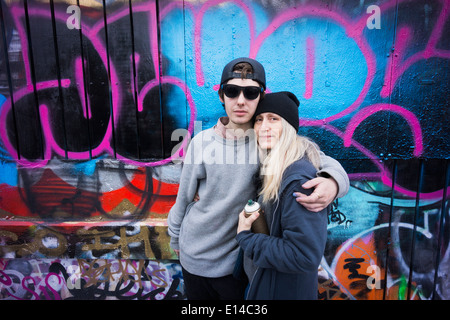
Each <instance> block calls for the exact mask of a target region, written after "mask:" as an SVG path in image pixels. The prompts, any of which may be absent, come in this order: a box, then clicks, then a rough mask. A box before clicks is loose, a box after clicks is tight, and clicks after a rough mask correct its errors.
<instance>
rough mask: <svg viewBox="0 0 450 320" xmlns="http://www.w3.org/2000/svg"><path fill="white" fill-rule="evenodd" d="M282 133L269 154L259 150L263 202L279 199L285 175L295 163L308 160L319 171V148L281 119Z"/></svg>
mask: <svg viewBox="0 0 450 320" xmlns="http://www.w3.org/2000/svg"><path fill="white" fill-rule="evenodd" d="M281 123H282V132H281V135H280V138H279V140H278V143H277V144H276V145H275V147H274V148H272V149H271V150H270V151H269V152H267V151H266V150H262V149H261V148H259V152H260V159H261V165H262V167H261V174H262V175H263V183H262V189H261V192H260V195H262V198H263V202H269V201H271V200H277V199H278V191H279V189H280V185H281V180H282V178H283V173H284V171H285V170H286V168H287V167H289V166H290V165H291V164H292V163H294V162H295V161H297V160H299V159H301V158H306V159H307V160H309V161H310V162H311V163H312V165H313V166H314V167H315V168H316V169H319V166H320V155H319V150H320V149H319V146H318V145H317V144H315V143H314V142H313V141H311V140H310V139H308V138H306V137H303V136H299V135H297V132H295V129H294V128H293V127H292V126H291V125H290V124H289V123H288V122H287V121H286V120H284V119H283V118H281Z"/></svg>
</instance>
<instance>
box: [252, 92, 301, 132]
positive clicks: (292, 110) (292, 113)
mask: <svg viewBox="0 0 450 320" xmlns="http://www.w3.org/2000/svg"><path fill="white" fill-rule="evenodd" d="M299 106H300V101H298V99H297V97H296V96H295V94H293V93H292V92H288V91H281V92H274V93H267V94H266V95H265V96H264V99H261V100H260V101H259V104H258V107H257V108H256V112H255V115H254V117H256V116H257V115H259V114H261V113H264V112H271V113H275V114H277V115H279V116H281V117H282V118H283V119H284V120H286V121H287V122H289V124H290V125H292V126H293V127H294V129H295V131H296V132H297V131H298V129H299V120H298V107H299Z"/></svg>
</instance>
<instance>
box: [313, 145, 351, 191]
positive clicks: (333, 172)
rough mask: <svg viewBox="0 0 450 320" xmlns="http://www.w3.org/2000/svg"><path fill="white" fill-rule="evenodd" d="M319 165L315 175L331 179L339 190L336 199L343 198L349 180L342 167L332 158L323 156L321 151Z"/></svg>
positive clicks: (348, 185) (348, 186)
mask: <svg viewBox="0 0 450 320" xmlns="http://www.w3.org/2000/svg"><path fill="white" fill-rule="evenodd" d="M320 163H321V167H320V170H319V171H318V172H317V175H318V176H320V177H325V178H328V177H332V178H333V179H334V180H335V181H336V182H337V184H338V188H339V190H338V194H337V196H336V198H342V197H343V196H345V195H346V194H347V192H348V190H349V188H350V180H349V179H348V175H347V172H345V170H344V168H343V167H342V165H341V164H340V163H339V162H338V161H337V160H335V159H333V158H332V157H329V156H327V155H325V153H323V152H322V151H320Z"/></svg>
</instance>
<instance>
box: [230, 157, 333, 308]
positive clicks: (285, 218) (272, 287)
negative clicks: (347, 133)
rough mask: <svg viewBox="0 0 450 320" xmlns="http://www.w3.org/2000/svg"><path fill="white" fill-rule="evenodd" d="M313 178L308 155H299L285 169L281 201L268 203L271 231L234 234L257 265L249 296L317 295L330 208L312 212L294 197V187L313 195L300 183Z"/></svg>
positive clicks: (307, 297) (290, 296)
mask: <svg viewBox="0 0 450 320" xmlns="http://www.w3.org/2000/svg"><path fill="white" fill-rule="evenodd" d="M315 177H316V169H315V168H314V167H313V166H312V164H311V163H310V162H309V161H307V160H303V159H301V160H298V161H296V162H294V163H293V164H292V165H290V166H289V167H288V168H287V169H286V170H285V172H284V174H283V179H282V182H281V188H280V191H279V202H275V203H273V204H272V206H271V207H272V210H273V211H272V214H271V215H270V214H269V216H270V217H271V219H269V220H271V221H268V222H269V225H270V236H268V235H265V234H255V233H252V232H250V231H242V232H240V233H239V234H238V235H237V236H236V240H237V241H238V243H239V246H240V247H241V248H242V249H243V251H244V254H245V255H247V256H248V257H249V258H251V259H252V260H253V263H254V264H255V265H256V266H257V267H258V270H257V271H256V274H255V276H254V277H253V279H251V284H250V288H249V292H248V296H247V298H248V299H249V300H269V299H270V300H272V299H284V300H287V299H302V300H315V299H317V294H318V278H317V274H318V270H317V269H318V267H319V265H320V261H321V259H322V256H323V253H324V250H325V243H326V240H327V214H328V210H329V208H326V209H324V210H322V211H321V212H318V213H315V212H310V211H308V210H306V209H305V208H304V207H303V206H302V205H300V204H299V203H297V202H296V200H295V197H294V196H293V195H292V194H293V192H294V191H300V192H302V193H304V194H311V192H312V190H307V189H303V188H302V184H304V183H305V182H306V181H308V180H310V179H313V178H315Z"/></svg>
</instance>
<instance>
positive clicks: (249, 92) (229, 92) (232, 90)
mask: <svg viewBox="0 0 450 320" xmlns="http://www.w3.org/2000/svg"><path fill="white" fill-rule="evenodd" d="M222 88H223V93H225V95H226V96H227V97H228V98H236V97H237V96H238V95H239V94H240V93H241V91H244V97H245V98H246V99H248V100H254V99H256V98H258V96H259V93H260V92H261V88H260V87H253V86H252V87H240V86H235V85H232V84H226V85H224V86H223V87H222Z"/></svg>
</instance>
